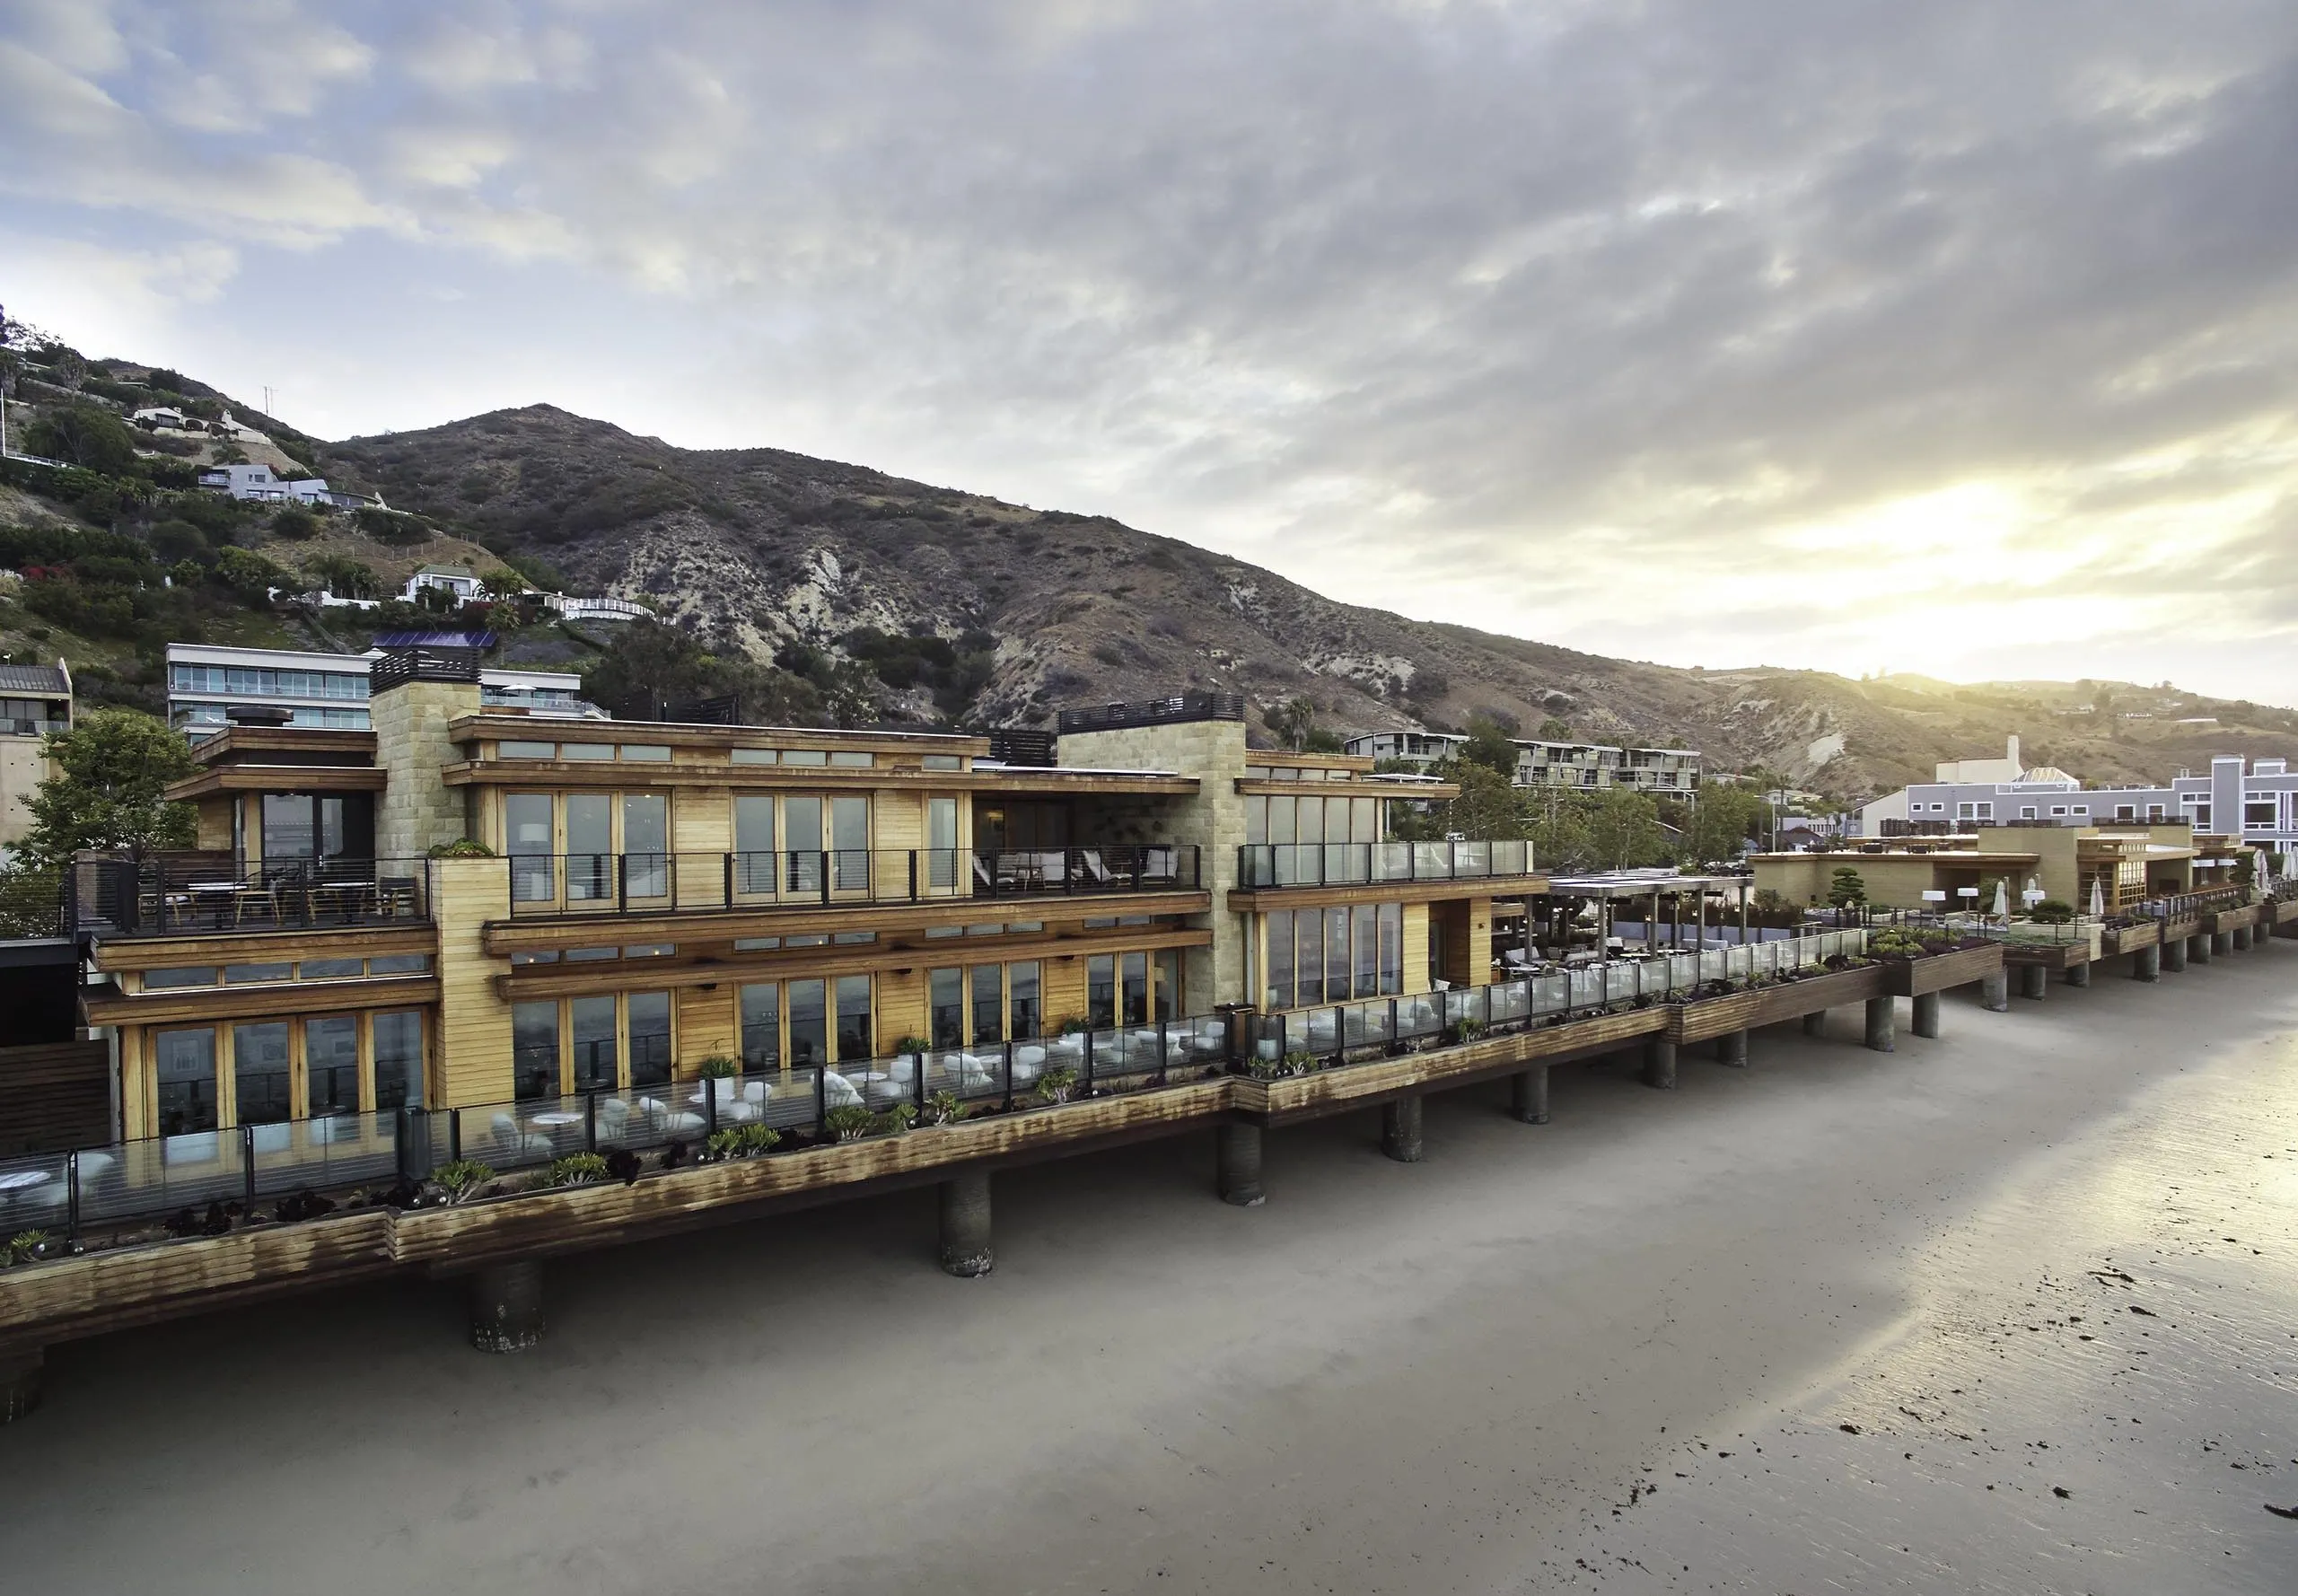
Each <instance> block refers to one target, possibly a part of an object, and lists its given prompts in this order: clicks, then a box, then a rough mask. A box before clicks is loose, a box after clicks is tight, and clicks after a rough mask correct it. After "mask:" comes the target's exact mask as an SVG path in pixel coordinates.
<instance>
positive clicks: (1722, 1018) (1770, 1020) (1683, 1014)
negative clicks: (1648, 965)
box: [1666, 964, 1891, 1042]
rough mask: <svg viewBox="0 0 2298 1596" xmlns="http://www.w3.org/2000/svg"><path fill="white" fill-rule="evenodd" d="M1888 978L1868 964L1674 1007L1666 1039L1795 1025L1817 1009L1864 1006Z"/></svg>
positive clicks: (1883, 970) (1880, 992)
mask: <svg viewBox="0 0 2298 1596" xmlns="http://www.w3.org/2000/svg"><path fill="white" fill-rule="evenodd" d="M1890 974H1891V972H1890V970H1889V969H1886V968H1885V967H1884V966H1882V965H1881V964H1871V965H1868V966H1866V967H1865V968H1864V969H1843V970H1838V971H1836V972H1835V973H1834V974H1832V975H1824V976H1813V977H1811V978H1807V979H1804V980H1801V981H1789V982H1787V983H1786V984H1785V986H1779V987H1758V988H1757V989H1756V990H1755V991H1753V992H1734V993H1732V995H1730V996H1729V997H1711V998H1707V999H1706V1000H1705V1001H1703V1002H1699V1003H1687V1004H1677V1005H1673V1006H1671V1007H1670V1008H1669V1009H1668V1010H1667V1011H1666V1013H1667V1015H1668V1039H1669V1040H1670V1041H1672V1042H1700V1041H1706V1040H1707V1039H1709V1038H1711V1037H1719V1036H1728V1035H1730V1034H1731V1033H1732V1031H1735V1030H1758V1029H1759V1028H1760V1027H1763V1026H1766V1025H1776V1024H1778V1023H1779V1022H1782V1021H1784V1020H1794V1019H1796V1018H1798V1017H1799V1016H1801V1015H1804V1014H1809V1013H1815V1012H1816V1011H1818V1010H1820V1009H1831V1008H1836V1007H1838V1006H1839V1005H1841V1004H1851V1003H1864V1002H1866V1001H1867V999H1869V998H1871V997H1881V996H1882V995H1884V994H1885V993H1886V992H1888V991H1890Z"/></svg>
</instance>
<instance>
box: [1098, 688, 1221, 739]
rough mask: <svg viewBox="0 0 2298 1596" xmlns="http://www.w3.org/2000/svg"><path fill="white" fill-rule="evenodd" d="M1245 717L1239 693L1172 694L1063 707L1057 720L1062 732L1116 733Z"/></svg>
mask: <svg viewBox="0 0 2298 1596" xmlns="http://www.w3.org/2000/svg"><path fill="white" fill-rule="evenodd" d="M1244 718H1245V697H1244V695H1243V694H1242V693H1175V694H1174V695H1172V696H1171V697H1167V698H1144V699H1142V700H1140V701H1139V702H1137V703H1133V704H1100V705H1095V706H1093V707H1092V708H1091V709H1065V710H1063V711H1062V712H1061V714H1060V715H1059V716H1058V717H1057V721H1056V724H1057V726H1058V727H1059V729H1060V731H1061V732H1062V733H1063V735H1065V736H1066V735H1067V734H1068V733H1069V732H1117V731H1122V730H1124V729H1125V728H1126V727H1128V726H1166V725H1172V724H1176V723H1180V722H1183V721H1241V720H1243V719H1244Z"/></svg>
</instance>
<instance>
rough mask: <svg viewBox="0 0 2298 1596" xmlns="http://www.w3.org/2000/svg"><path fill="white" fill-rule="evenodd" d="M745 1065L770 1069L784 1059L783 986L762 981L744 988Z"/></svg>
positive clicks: (753, 1068)
mask: <svg viewBox="0 0 2298 1596" xmlns="http://www.w3.org/2000/svg"><path fill="white" fill-rule="evenodd" d="M741 1004H742V1067H743V1068H744V1069H750V1070H769V1069H774V1068H776V1067H777V1066H778V1065H780V1064H781V1062H782V988H781V987H778V986H776V985H775V984H774V983H773V982H772V981H761V982H759V983H758V984H756V985H754V986H749V987H743V988H742V995H741Z"/></svg>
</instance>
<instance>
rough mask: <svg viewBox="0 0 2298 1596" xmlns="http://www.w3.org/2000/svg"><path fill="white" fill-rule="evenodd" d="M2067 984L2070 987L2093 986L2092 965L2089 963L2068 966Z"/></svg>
mask: <svg viewBox="0 0 2298 1596" xmlns="http://www.w3.org/2000/svg"><path fill="white" fill-rule="evenodd" d="M2066 984H2067V985H2068V986H2070V987H2087V986H2089V985H2090V984H2091V967H2090V965H2089V964H2087V963H2084V964H2070V965H2068V966H2067V967H2066Z"/></svg>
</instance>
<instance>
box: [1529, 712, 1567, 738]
mask: <svg viewBox="0 0 2298 1596" xmlns="http://www.w3.org/2000/svg"><path fill="white" fill-rule="evenodd" d="M1534 735H1535V736H1537V737H1538V739H1539V741H1542V742H1569V741H1572V728H1571V727H1570V726H1568V725H1566V723H1564V722H1562V721H1560V720H1558V719H1557V717H1556V716H1554V715H1550V716H1548V719H1546V720H1544V721H1542V722H1541V723H1540V729H1539V732H1536V733H1535V734H1534Z"/></svg>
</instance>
